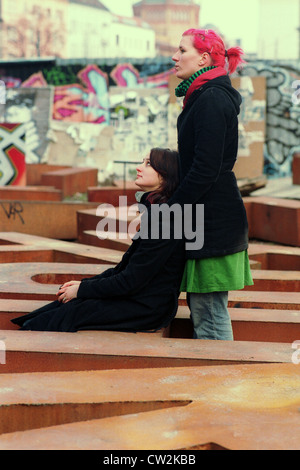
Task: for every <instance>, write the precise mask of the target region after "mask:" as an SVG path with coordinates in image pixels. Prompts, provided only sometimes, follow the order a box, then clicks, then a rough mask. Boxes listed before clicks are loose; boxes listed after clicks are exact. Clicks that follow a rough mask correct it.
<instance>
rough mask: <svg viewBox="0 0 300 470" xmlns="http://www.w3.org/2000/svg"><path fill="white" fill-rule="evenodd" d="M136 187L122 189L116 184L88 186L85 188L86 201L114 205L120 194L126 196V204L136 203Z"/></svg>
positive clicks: (116, 203)
mask: <svg viewBox="0 0 300 470" xmlns="http://www.w3.org/2000/svg"><path fill="white" fill-rule="evenodd" d="M138 189H139V188H138V187H137V186H136V187H135V188H128V189H123V188H120V187H116V186H103V187H99V186H96V187H89V188H88V190H87V194H88V201H89V202H98V203H99V204H100V203H108V204H112V205H113V206H114V207H118V206H119V201H120V199H119V198H120V197H121V196H125V197H126V198H127V204H128V205H129V206H131V205H132V204H135V203H136V199H135V194H136V192H137V191H138Z"/></svg>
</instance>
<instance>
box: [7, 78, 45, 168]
mask: <svg viewBox="0 0 300 470" xmlns="http://www.w3.org/2000/svg"><path fill="white" fill-rule="evenodd" d="M52 101H53V97H52V90H51V88H50V87H42V88H40V87H37V88H36V87H34V88H25V87H24V88H23V87H20V88H10V87H8V88H7V89H6V102H5V104H4V105H3V106H2V107H1V109H0V122H4V123H16V122H18V123H23V124H24V126H23V127H24V129H25V133H26V162H28V163H37V162H39V161H41V159H42V157H43V154H44V152H45V149H46V145H47V142H46V135H47V132H48V129H49V119H50V117H51V115H50V110H51V109H52Z"/></svg>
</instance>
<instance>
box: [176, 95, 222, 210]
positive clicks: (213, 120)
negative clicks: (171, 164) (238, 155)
mask: <svg viewBox="0 0 300 470" xmlns="http://www.w3.org/2000/svg"><path fill="white" fill-rule="evenodd" d="M225 103H226V101H225ZM225 103H224V93H223V92H222V91H219V90H218V89H216V88H209V89H208V90H207V91H206V92H205V93H204V94H203V95H202V96H200V97H199V98H198V99H197V102H196V103H195V104H194V106H193V108H194V109H193V111H192V113H193V114H192V117H191V122H189V125H190V126H192V127H193V136H194V142H186V143H185V142H184V143H183V144H180V139H184V135H181V136H180V137H179V144H180V145H179V153H181V151H182V156H181V157H182V158H184V153H185V149H186V148H189V149H190V151H191V152H193V154H194V157H193V162H192V165H191V168H190V170H189V171H188V173H187V174H186V175H185V177H184V179H183V180H182V182H181V184H180V185H179V187H178V189H177V190H176V191H175V193H174V194H173V196H172V197H171V198H170V199H169V201H168V204H169V205H170V204H175V203H179V204H181V205H183V204H193V203H196V202H201V198H202V197H203V196H204V195H205V193H206V192H207V191H208V190H209V189H210V188H211V186H212V184H213V183H214V182H215V181H216V180H217V178H218V176H219V173H220V169H221V166H222V162H223V153H224V144H225V136H226V131H227V117H226V106H225Z"/></svg>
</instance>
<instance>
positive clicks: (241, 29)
mask: <svg viewBox="0 0 300 470" xmlns="http://www.w3.org/2000/svg"><path fill="white" fill-rule="evenodd" d="M101 2H102V3H103V4H104V5H105V6H107V8H109V10H110V11H111V12H112V13H115V14H118V15H123V16H132V6H131V5H132V4H133V3H137V0H101ZM258 2H259V0H197V3H199V4H200V6H201V10H200V24H201V26H204V25H206V24H208V23H209V24H213V25H215V26H216V27H217V28H218V29H219V31H220V32H221V33H222V34H224V35H225V37H226V39H227V40H228V41H229V44H230V41H231V40H234V39H241V41H242V47H243V48H244V50H245V52H246V53H251V52H256V49H257V35H258Z"/></svg>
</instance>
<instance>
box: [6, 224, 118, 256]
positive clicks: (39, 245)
mask: <svg viewBox="0 0 300 470" xmlns="http://www.w3.org/2000/svg"><path fill="white" fill-rule="evenodd" d="M121 257H122V253H120V252H119V251H116V250H110V249H105V248H101V249H100V248H96V247H95V248H91V247H90V246H89V245H83V244H79V243H75V242H69V241H63V240H56V239H51V238H47V237H39V236H36V235H28V234H22V233H17V232H2V233H0V262H1V263H2V264H3V263H18V262H20V263H23V262H29V261H32V262H48V263H51V262H53V263H77V264H78V263H83V264H86V263H93V264H98V263H99V264H117V263H118V262H119V261H120V259H121Z"/></svg>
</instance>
